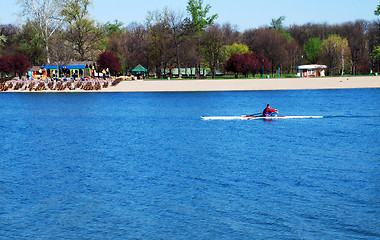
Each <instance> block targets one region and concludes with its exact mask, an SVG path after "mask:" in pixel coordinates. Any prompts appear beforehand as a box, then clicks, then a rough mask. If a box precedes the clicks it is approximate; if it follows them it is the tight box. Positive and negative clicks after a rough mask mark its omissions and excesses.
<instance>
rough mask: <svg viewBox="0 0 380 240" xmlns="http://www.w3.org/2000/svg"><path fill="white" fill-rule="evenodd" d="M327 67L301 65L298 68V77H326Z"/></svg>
mask: <svg viewBox="0 0 380 240" xmlns="http://www.w3.org/2000/svg"><path fill="white" fill-rule="evenodd" d="M326 68H327V66H326V65H318V64H311V65H301V66H297V67H296V69H297V77H324V76H325V69H326Z"/></svg>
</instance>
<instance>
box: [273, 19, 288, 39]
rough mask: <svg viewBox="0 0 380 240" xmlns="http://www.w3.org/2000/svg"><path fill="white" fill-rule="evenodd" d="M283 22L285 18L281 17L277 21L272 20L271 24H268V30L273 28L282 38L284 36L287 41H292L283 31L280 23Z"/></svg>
mask: <svg viewBox="0 0 380 240" xmlns="http://www.w3.org/2000/svg"><path fill="white" fill-rule="evenodd" d="M284 20H285V16H281V17H279V18H277V19H272V22H271V24H270V28H273V29H275V30H277V31H278V32H279V33H281V35H282V36H284V37H285V38H286V39H287V40H288V41H291V40H292V36H291V35H290V33H288V32H286V31H285V29H284V26H283V24H282V22H283V21H284Z"/></svg>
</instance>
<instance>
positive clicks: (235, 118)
mask: <svg viewBox="0 0 380 240" xmlns="http://www.w3.org/2000/svg"><path fill="white" fill-rule="evenodd" d="M201 118H202V119H203V120H254V119H267V120H274V119H297V118H298V119H301V118H323V116H268V117H264V116H245V115H243V116H213V117H203V116H201Z"/></svg>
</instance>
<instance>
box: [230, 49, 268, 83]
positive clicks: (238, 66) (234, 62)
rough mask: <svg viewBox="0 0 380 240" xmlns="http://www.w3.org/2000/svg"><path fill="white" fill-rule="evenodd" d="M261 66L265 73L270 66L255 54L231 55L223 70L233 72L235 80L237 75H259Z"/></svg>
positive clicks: (264, 59) (266, 60)
mask: <svg viewBox="0 0 380 240" xmlns="http://www.w3.org/2000/svg"><path fill="white" fill-rule="evenodd" d="M263 66H264V70H265V71H269V70H270V68H271V66H272V64H271V63H270V62H269V61H268V59H266V58H265V57H264V56H262V55H257V54H255V53H251V54H249V53H246V54H240V55H239V54H232V55H231V57H230V59H228V61H227V63H226V66H225V69H226V70H227V71H229V72H234V73H235V77H236V78H237V77H238V75H239V73H241V74H243V75H244V76H246V77H247V76H248V74H250V73H251V74H253V75H255V74H257V73H260V72H261V71H262V67H263Z"/></svg>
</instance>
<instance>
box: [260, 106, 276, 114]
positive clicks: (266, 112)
mask: <svg viewBox="0 0 380 240" xmlns="http://www.w3.org/2000/svg"><path fill="white" fill-rule="evenodd" d="M274 112H276V109H273V108H268V107H267V108H265V109H264V111H263V115H266V114H268V113H274Z"/></svg>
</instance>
